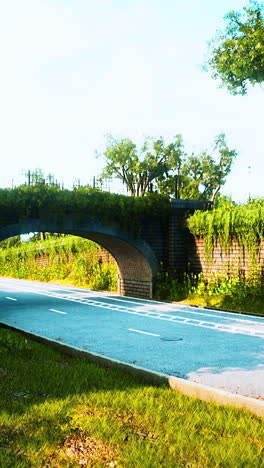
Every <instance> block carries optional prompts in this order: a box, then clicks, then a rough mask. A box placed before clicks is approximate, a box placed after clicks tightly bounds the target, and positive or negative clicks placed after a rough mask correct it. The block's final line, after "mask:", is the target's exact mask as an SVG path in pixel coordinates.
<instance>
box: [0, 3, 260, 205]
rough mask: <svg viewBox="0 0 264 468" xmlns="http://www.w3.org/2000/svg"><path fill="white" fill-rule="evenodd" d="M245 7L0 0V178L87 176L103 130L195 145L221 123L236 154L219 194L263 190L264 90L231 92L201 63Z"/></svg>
mask: <svg viewBox="0 0 264 468" xmlns="http://www.w3.org/2000/svg"><path fill="white" fill-rule="evenodd" d="M245 4H246V1H240V0H228V1H227V0H214V1H212V0H199V1H197V0H186V1H185V2H182V0H97V1H92V0H23V2H22V1H21V0H8V1H6V0H0V44H1V47H0V67H1V73H0V102H1V105H0V122H1V131H0V158H1V171H0V186H2V187H5V186H11V184H12V180H13V182H14V183H15V184H18V183H20V182H21V181H23V180H24V178H23V177H22V176H21V173H22V171H23V170H27V169H35V168H37V167H38V168H42V169H43V170H44V171H45V172H51V173H54V174H55V175H56V176H57V177H58V179H59V180H62V179H63V180H64V182H65V185H66V186H68V187H71V183H72V181H73V179H75V178H80V179H81V180H82V181H83V182H84V183H85V182H90V181H91V179H92V177H93V175H98V174H99V173H100V170H101V168H102V162H101V161H100V160H97V159H96V158H95V156H94V152H95V150H99V151H103V149H104V142H105V138H104V136H105V134H106V133H112V134H113V135H114V136H116V137H127V136H128V137H130V138H132V139H134V140H135V141H136V142H137V143H140V142H141V141H142V139H143V137H144V136H145V135H150V136H154V137H159V136H161V135H162V136H164V137H165V138H166V140H167V141H169V140H170V138H172V137H173V135H176V134H178V133H181V134H182V135H183V138H184V141H185V143H186V147H187V148H188V149H189V151H192V150H194V151H197V152H198V151H200V150H202V149H204V148H208V147H210V146H211V145H212V143H213V140H214V138H215V136H216V135H217V134H218V133H219V132H221V131H223V132H225V133H226V135H227V140H228V143H229V146H230V147H233V148H235V149H236V150H237V151H238V153H239V155H238V157H237V161H236V163H235V165H234V167H233V171H232V174H231V175H230V176H229V178H228V182H227V184H226V186H225V189H224V192H225V193H226V194H230V195H232V197H233V198H234V199H235V200H236V201H242V202H243V201H244V200H246V198H247V197H248V194H249V193H251V195H252V196H261V197H263V195H264V193H263V192H264V189H263V172H264V163H263V161H264V158H263V146H264V145H263V127H264V125H263V97H264V93H263V89H261V88H260V87H259V86H258V87H255V88H251V89H250V91H249V93H248V96H245V97H243V96H231V95H229V94H228V93H227V91H225V90H224V89H219V88H218V83H217V82H216V81H214V80H212V79H211V77H210V75H209V74H207V73H205V72H203V71H202V70H201V65H202V63H203V60H204V55H205V54H206V51H207V41H208V40H210V39H211V38H212V37H213V36H214V34H215V31H216V30H217V29H223V28H224V27H225V22H224V20H223V16H224V15H225V14H226V13H227V12H228V11H230V10H231V9H234V10H241V9H242V7H243V6H245ZM249 166H251V170H250V171H249V169H248V167H249ZM249 172H250V174H249Z"/></svg>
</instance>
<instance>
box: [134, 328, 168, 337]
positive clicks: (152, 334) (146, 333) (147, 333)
mask: <svg viewBox="0 0 264 468" xmlns="http://www.w3.org/2000/svg"><path fill="white" fill-rule="evenodd" d="M128 330H129V331H133V332H136V333H143V334H144V335H151V336H160V335H156V333H149V332H144V331H142V330H136V329H135V328H128Z"/></svg>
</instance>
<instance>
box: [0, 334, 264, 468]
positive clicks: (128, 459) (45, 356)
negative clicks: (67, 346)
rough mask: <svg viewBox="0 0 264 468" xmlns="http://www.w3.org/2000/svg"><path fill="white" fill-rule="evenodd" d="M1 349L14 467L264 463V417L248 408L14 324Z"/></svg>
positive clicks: (0, 437)
mask: <svg viewBox="0 0 264 468" xmlns="http://www.w3.org/2000/svg"><path fill="white" fill-rule="evenodd" d="M0 354H1V367H0V375H1V378H0V406H1V414H0V446H1V450H0V466H2V467H4V468H9V467H10V468H11V467H12V468H13V467H14V468H15V467H19V468H28V467H32V468H37V467H38V468H39V467H49V466H50V467H54V468H55V467H72V468H73V467H78V466H89V467H97V468H100V467H102V468H103V467H108V466H109V467H115V466H116V467H122V468H131V467H133V468H150V467H151V468H154V467H166V468H180V467H187V466H189V467H197V468H210V467H217V466H219V467H220V466H223V467H232V468H233V467H240V466H245V467H246V466H252V467H253V466H254V467H261V466H262V461H263V446H264V429H263V422H262V420H261V419H260V418H258V417H256V416H254V415H253V414H250V413H248V412H246V411H242V410H239V409H235V408H232V407H224V406H220V405H217V404H214V403H207V402H203V401H199V400H196V399H194V398H190V397H187V396H184V395H182V394H180V393H178V392H174V391H172V390H171V389H169V388H165V387H163V386H160V387H158V386H150V385H147V384H146V383H143V382H142V381H141V380H140V379H139V378H136V377H132V376H129V375H126V374H124V373H122V372H121V371H118V370H114V369H102V368H99V367H98V366H95V365H93V364H91V363H89V362H87V361H86V360H85V359H77V358H71V357H69V356H66V355H65V354H60V353H59V352H56V351H54V350H52V349H50V348H48V347H47V346H44V345H42V344H39V343H34V342H32V341H31V340H29V339H28V338H26V337H25V336H23V335H21V334H19V333H16V332H13V331H10V330H7V329H0ZM241 443H242V444H243V450H238V447H239V446H240V445H241Z"/></svg>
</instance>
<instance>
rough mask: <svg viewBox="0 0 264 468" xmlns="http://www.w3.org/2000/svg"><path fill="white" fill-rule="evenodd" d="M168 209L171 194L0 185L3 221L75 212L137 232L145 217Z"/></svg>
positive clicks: (79, 218)
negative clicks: (133, 194) (138, 195)
mask: <svg viewBox="0 0 264 468" xmlns="http://www.w3.org/2000/svg"><path fill="white" fill-rule="evenodd" d="M169 211H170V205H169V198H168V197H166V196H162V195H156V194H148V196H146V197H144V198H134V197H133V198H132V197H128V196H125V195H117V194H114V193H108V192H101V191H99V190H98V189H92V188H87V187H80V188H78V189H75V190H72V191H71V190H66V189H60V188H59V187H56V186H54V187H50V186H47V185H35V186H28V185H22V186H20V187H16V188H14V189H0V225H1V224H15V223H17V222H18V221H19V219H21V218H22V219H23V218H33V219H35V218H40V219H41V220H45V219H47V218H48V220H51V221H55V222H56V223H61V224H63V222H64V220H65V219H66V217H67V216H73V217H74V219H75V221H76V223H81V224H84V223H87V222H100V223H102V224H110V225H116V224H117V225H118V226H119V227H120V228H121V229H124V230H129V231H130V232H131V233H134V234H137V233H138V232H139V231H140V228H141V225H142V223H143V222H144V219H146V218H148V217H155V216H156V217H158V218H159V219H161V220H162V219H166V217H167V216H168V215H169ZM131 220H133V222H131Z"/></svg>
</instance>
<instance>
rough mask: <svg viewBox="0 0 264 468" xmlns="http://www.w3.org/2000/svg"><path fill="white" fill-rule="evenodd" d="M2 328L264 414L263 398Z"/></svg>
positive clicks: (155, 381) (103, 364)
mask: <svg viewBox="0 0 264 468" xmlns="http://www.w3.org/2000/svg"><path fill="white" fill-rule="evenodd" d="M0 327H3V328H8V329H10V330H15V331H18V332H21V333H23V334H24V335H26V336H27V337H29V338H30V339H32V340H33V341H37V342H39V343H43V344H47V345H49V346H52V347H53V348H54V349H57V350H58V351H60V352H62V353H65V354H68V355H70V356H73V357H82V358H85V359H87V360H88V361H90V362H93V363H94V364H97V365H99V366H101V367H106V368H111V369H120V370H123V371H124V372H127V373H129V374H131V375H133V376H136V377H141V378H142V379H143V380H144V381H146V382H149V383H152V384H159V385H162V384H165V385H167V386H169V387H170V388H171V389H173V390H176V391H178V392H181V393H183V394H184V395H188V396H191V397H194V398H197V399H199V400H203V401H208V402H214V403H219V404H221V405H230V406H234V407H237V408H240V409H244V410H247V411H250V412H251V413H253V414H256V415H257V416H259V417H264V401H262V400H257V399H255V398H250V397H245V396H242V395H237V394H233V393H230V392H226V391H224V390H220V389H218V388H213V387H209V386H207V385H203V384H200V383H196V382H190V381H189V380H184V379H181V378H179V377H174V376H171V375H166V374H161V373H159V372H154V371H151V370H148V369H145V368H143V367H138V366H135V365H134V364H127V363H125V362H123V361H118V360H116V359H111V358H107V357H105V356H102V355H100V354H96V353H91V352H89V351H83V350H82V349H79V348H76V347H74V346H69V345H66V344H64V343H61V342H58V341H55V340H52V339H48V338H44V337H42V336H40V335H36V334H34V333H30V332H28V331H26V330H23V329H21V328H16V327H13V326H11V325H7V324H5V323H2V322H0Z"/></svg>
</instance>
